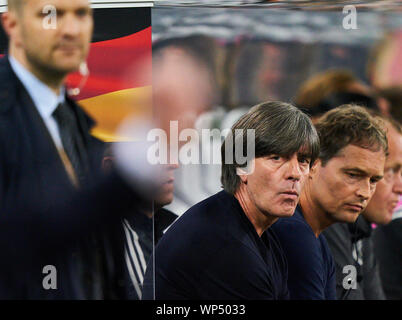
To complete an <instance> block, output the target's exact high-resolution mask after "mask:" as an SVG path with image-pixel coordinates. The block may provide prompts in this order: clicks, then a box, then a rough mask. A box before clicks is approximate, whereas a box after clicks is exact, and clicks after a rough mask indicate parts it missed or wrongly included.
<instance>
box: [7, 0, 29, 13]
mask: <svg viewBox="0 0 402 320" xmlns="http://www.w3.org/2000/svg"><path fill="white" fill-rule="evenodd" d="M24 4H25V0H8V1H7V5H8V11H16V12H17V13H20V12H21V10H22V7H23V5H24Z"/></svg>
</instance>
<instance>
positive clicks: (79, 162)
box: [53, 103, 88, 185]
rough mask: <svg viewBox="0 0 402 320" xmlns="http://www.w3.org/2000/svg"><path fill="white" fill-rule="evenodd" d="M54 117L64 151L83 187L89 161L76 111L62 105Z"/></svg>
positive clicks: (54, 113)
mask: <svg viewBox="0 0 402 320" xmlns="http://www.w3.org/2000/svg"><path fill="white" fill-rule="evenodd" d="M53 116H54V118H55V119H56V121H57V124H58V125H59V132H60V137H61V142H62V143H63V148H64V151H65V152H66V154H67V156H68V158H69V160H70V162H71V165H72V166H73V169H74V171H75V174H76V175H77V178H78V181H79V184H80V185H82V184H83V183H84V181H85V178H86V174H87V164H88V160H87V153H86V150H85V147H84V143H83V140H82V136H81V134H80V131H79V129H78V125H77V119H76V117H75V115H74V111H73V110H72V109H71V108H70V106H69V105H68V104H67V103H60V104H59V105H58V106H57V108H56V110H55V111H54V112H53Z"/></svg>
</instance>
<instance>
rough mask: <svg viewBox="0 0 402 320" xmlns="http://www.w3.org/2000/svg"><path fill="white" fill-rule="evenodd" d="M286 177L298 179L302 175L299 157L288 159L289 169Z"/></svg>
mask: <svg viewBox="0 0 402 320" xmlns="http://www.w3.org/2000/svg"><path fill="white" fill-rule="evenodd" d="M287 174H288V177H287V178H288V179H291V180H300V179H301V177H302V170H301V168H300V163H299V159H298V157H297V156H294V157H292V158H291V159H290V160H289V171H288V172H287Z"/></svg>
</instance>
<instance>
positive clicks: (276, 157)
mask: <svg viewBox="0 0 402 320" xmlns="http://www.w3.org/2000/svg"><path fill="white" fill-rule="evenodd" d="M271 159H272V160H276V161H278V160H281V157H280V156H272V157H271Z"/></svg>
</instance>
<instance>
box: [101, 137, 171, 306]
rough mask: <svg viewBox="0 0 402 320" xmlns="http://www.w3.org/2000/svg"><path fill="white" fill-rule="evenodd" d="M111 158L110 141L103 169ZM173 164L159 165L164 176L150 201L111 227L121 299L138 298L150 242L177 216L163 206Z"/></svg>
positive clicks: (168, 194)
mask: <svg viewBox="0 0 402 320" xmlns="http://www.w3.org/2000/svg"><path fill="white" fill-rule="evenodd" d="M119 143H121V142H119ZM122 143H123V144H124V142H122ZM114 162H115V157H114V155H113V153H112V146H111V145H110V146H108V147H107V148H106V151H105V157H104V158H103V169H104V170H105V171H110V170H112V168H113V166H114ZM177 167H178V166H177V165H175V164H173V165H164V166H163V168H162V170H163V171H164V176H165V179H164V180H163V184H162V187H161V188H160V190H159V192H155V194H154V195H153V196H154V198H153V199H152V201H149V202H144V203H142V204H141V205H138V204H137V205H136V207H135V212H127V213H125V214H124V215H123V217H122V219H121V224H120V225H119V226H118V227H117V228H116V230H115V234H114V237H115V239H116V241H115V243H114V250H113V253H114V256H115V260H114V261H115V270H116V271H117V274H116V277H115V278H116V280H117V281H120V282H121V283H124V286H123V288H122V292H121V298H122V299H128V300H140V299H141V295H142V294H141V291H142V284H143V281H144V274H145V271H146V268H147V263H148V262H149V260H150V257H151V255H152V253H153V250H154V246H155V245H156V244H157V243H158V241H159V239H160V238H161V237H162V235H163V233H164V231H165V230H166V229H167V228H168V227H169V226H170V225H171V224H172V223H173V222H174V220H176V218H177V215H175V214H174V213H173V212H171V211H169V210H166V209H164V208H163V207H164V206H166V205H168V204H170V203H171V202H172V201H173V191H174V170H175V169H177ZM133 210H134V209H133Z"/></svg>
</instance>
